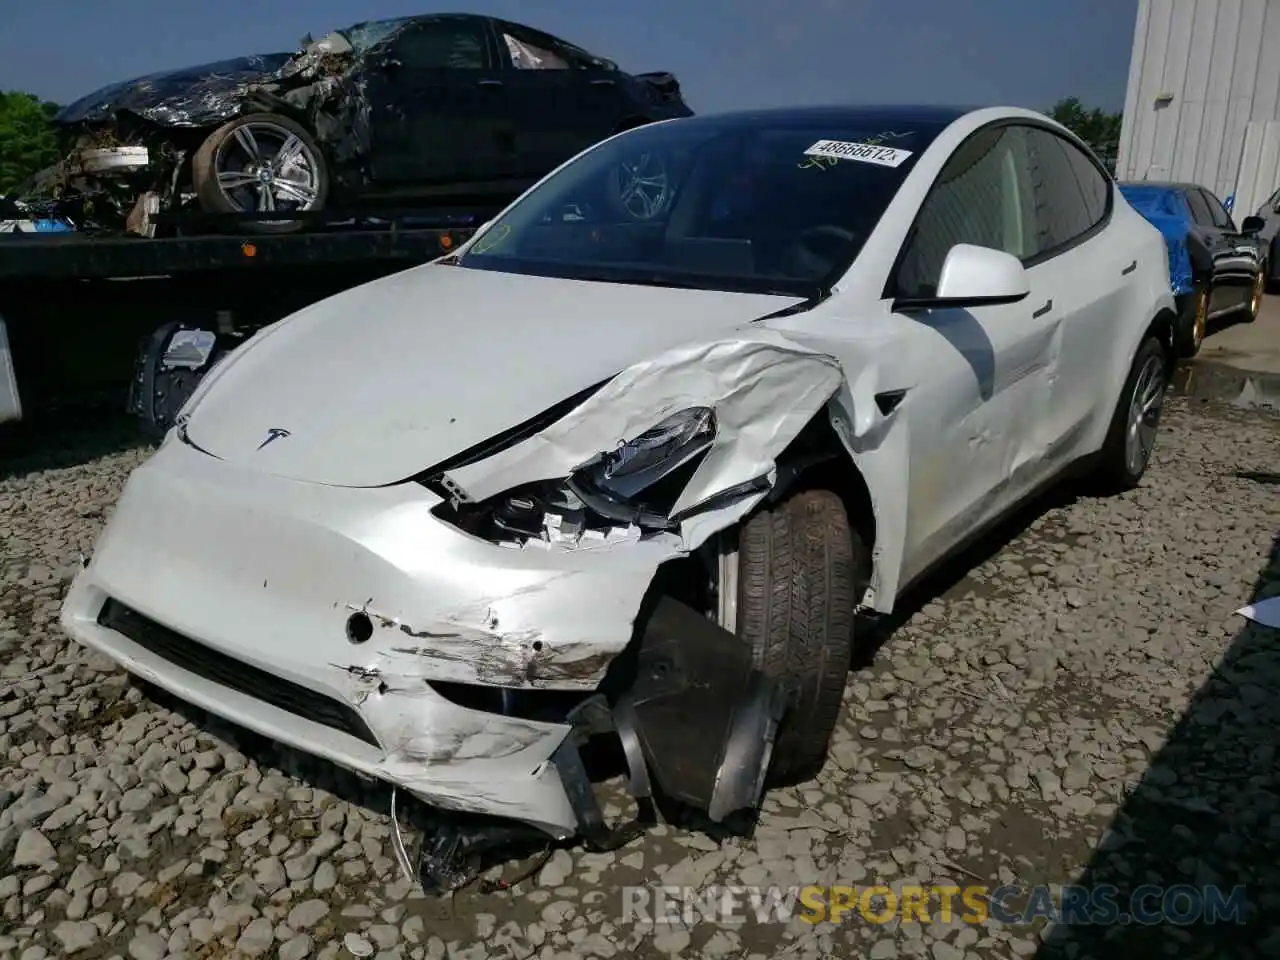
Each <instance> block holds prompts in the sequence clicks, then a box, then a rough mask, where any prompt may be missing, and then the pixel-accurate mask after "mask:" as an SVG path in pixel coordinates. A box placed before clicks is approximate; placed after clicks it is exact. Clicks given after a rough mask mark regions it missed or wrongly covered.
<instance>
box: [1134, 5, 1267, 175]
mask: <svg viewBox="0 0 1280 960" xmlns="http://www.w3.org/2000/svg"><path fill="white" fill-rule="evenodd" d="M1270 120H1280V0H1138V16H1137V22H1136V24H1135V28H1134V36H1133V54H1132V59H1131V61H1130V64H1129V85H1128V89H1127V91H1126V94H1125V105H1124V119H1123V122H1122V124H1121V131H1120V149H1119V156H1118V158H1117V162H1116V175H1117V177H1118V178H1119V179H1121V180H1180V181H1190V182H1193V183H1199V184H1202V185H1203V186H1206V187H1208V188H1209V189H1211V190H1213V192H1214V193H1216V194H1217V195H1218V196H1219V197H1222V198H1224V199H1225V198H1226V197H1227V196H1228V195H1229V194H1231V193H1232V192H1233V191H1234V190H1235V187H1236V180H1237V176H1238V174H1239V172H1240V162H1241V156H1242V153H1243V150H1244V139H1245V130H1246V126H1247V125H1248V124H1250V123H1255V122H1266V121H1270Z"/></svg>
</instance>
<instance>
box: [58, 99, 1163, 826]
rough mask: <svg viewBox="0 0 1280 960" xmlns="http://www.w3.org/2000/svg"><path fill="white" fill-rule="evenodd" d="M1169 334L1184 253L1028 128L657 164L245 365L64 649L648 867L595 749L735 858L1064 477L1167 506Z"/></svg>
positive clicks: (397, 778)
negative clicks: (864, 642)
mask: <svg viewBox="0 0 1280 960" xmlns="http://www.w3.org/2000/svg"><path fill="white" fill-rule="evenodd" d="M628 164H631V165H633V166H636V169H635V170H634V171H632V173H633V174H634V175H633V176H631V178H630V180H629V183H630V187H629V188H628V189H629V190H630V191H631V195H630V196H628V197H627V198H626V199H627V200H628V201H629V202H630V203H632V204H634V205H637V206H640V207H643V209H644V211H645V214H646V215H645V216H644V217H643V218H636V217H635V216H632V215H629V214H628V213H627V212H626V211H625V210H622V209H619V207H618V204H617V203H615V202H613V201H614V199H616V197H617V196H618V192H617V189H616V188H617V184H616V183H615V182H613V178H616V177H618V176H619V171H620V170H621V169H623V167H625V166H627V165H628ZM1174 315H1175V314H1174V305H1173V300H1172V298H1171V295H1170V287H1169V278H1168V267H1167V257H1166V255H1165V250H1164V245H1163V240H1162V239H1161V237H1160V234H1159V233H1158V232H1157V231H1156V230H1155V229H1154V228H1153V227H1151V226H1150V225H1149V224H1148V223H1147V222H1146V221H1145V220H1143V218H1142V217H1141V216H1139V215H1138V214H1136V213H1135V212H1134V211H1133V210H1131V209H1130V207H1129V206H1128V205H1127V204H1126V203H1125V201H1124V200H1123V198H1122V197H1121V196H1120V195H1119V194H1118V192H1117V191H1116V190H1115V188H1114V186H1113V184H1112V182H1111V179H1110V178H1109V177H1108V176H1107V174H1106V172H1105V170H1104V169H1103V168H1102V167H1101V166H1100V165H1099V163H1098V161H1097V160H1096V159H1095V158H1094V157H1093V155H1092V154H1090V153H1089V152H1088V151H1087V149H1086V148H1084V147H1083V146H1082V145H1081V144H1080V142H1079V141H1078V140H1076V139H1075V138H1074V137H1073V136H1072V135H1071V134H1069V133H1067V132H1066V131H1065V130H1064V129H1063V128H1062V127H1059V126H1057V125H1056V124H1053V123H1052V122H1051V121H1049V120H1047V119H1046V118H1044V117H1042V116H1040V115H1038V114H1035V113H1031V112H1026V111H1021V110H1016V109H1003V108H1002V109H986V110H979V111H975V112H964V111H948V110H943V109H938V108H883V109H866V108H861V109H852V108H851V109H806V110H789V111H763V112H753V113H743V114H733V115H724V116H718V117H697V118H691V119H682V120H674V121H670V122H663V123H658V124H654V125H650V126H646V127H642V128H640V129H637V130H634V131H630V132H626V133H623V134H620V135H618V136H616V137H613V138H611V139H609V140H606V141H604V142H603V143H601V144H599V145H597V146H595V147H592V148H591V149H589V150H587V151H586V152H584V153H582V154H580V155H579V156H578V157H576V158H575V159H573V160H571V161H569V162H568V163H566V164H565V165H563V166H562V167H560V168H559V169H558V170H556V171H555V172H553V173H552V174H550V175H549V176H548V177H546V178H545V179H543V180H542V181H541V182H540V183H539V184H538V185H536V186H535V187H533V188H532V189H531V190H530V191H529V192H527V193H526V194H525V195H523V196H522V197H521V198H520V199H519V200H518V201H516V202H515V203H514V204H513V205H511V206H510V207H509V208H508V209H507V210H506V211H505V212H503V213H502V214H501V215H500V216H499V217H497V218H496V219H495V220H494V221H492V222H491V223H490V224H488V225H487V226H486V227H485V228H483V229H482V230H481V231H480V232H478V233H477V234H476V236H475V237H474V238H473V239H472V240H471V241H470V242H469V243H468V244H466V245H465V246H464V247H463V248H461V249H460V250H459V251H458V252H457V253H456V254H454V255H451V256H449V257H446V258H443V259H441V260H438V261H436V262H434V263H430V264H427V265H424V266H421V267H417V268H414V269H412V270H409V271H407V272H404V273H401V274H398V275H395V276H391V277H388V278H385V279H382V280H378V281H376V282H374V283H370V284H368V285H366V286H363V287H359V288H356V289H353V290H350V291H348V292H345V293H343V294H340V295H338V296H335V297H332V298H330V299H328V300H325V301H322V302H320V303H318V304H315V305H314V306H311V307H309V308H307V309H305V310H303V311H301V312H299V313H297V314H295V315H294V316H292V317H290V318H287V319H285V320H283V321H281V322H279V323H277V324H275V325H273V326H271V327H268V328H267V329H265V330H263V331H262V332H260V333H259V334H257V335H256V336H255V337H254V338H253V339H252V340H250V341H249V342H248V344H247V345H246V346H244V347H242V348H240V349H239V350H237V351H235V352H234V353H232V354H230V355H229V356H228V357H227V358H226V359H225V360H223V361H222V362H221V363H220V364H219V365H218V366H216V367H215V368H214V369H213V370H212V371H211V372H210V374H209V375H208V376H207V378H206V379H205V380H204V381H203V382H202V383H201V384H200V386H199V388H198V389H197V390H196V392H195V393H194V394H193V396H192V397H191V399H190V401H189V402H188V404H187V406H186V407H185V408H184V411H183V412H182V414H181V415H180V417H179V418H178V425H177V426H176V427H175V428H174V430H172V431H171V432H170V434H169V435H168V437H167V438H166V440H165V442H164V443H163V444H162V445H161V447H160V449H159V451H158V452H157V453H156V454H155V455H154V456H153V457H151V458H150V459H149V460H148V462H147V463H145V464H144V465H143V466H141V467H140V468H139V469H138V470H137V471H136V472H135V473H134V474H133V476H132V478H131V479H130V480H129V483H128V485H127V487H126V489H125V492H124V494H123V497H122V499H121V500H120V501H119V504H118V506H117V508H116V511H115V513H114V515H113V517H112V519H111V521H110V524H109V526H108V528H107V530H106V532H105V533H104V534H103V536H102V539H101V541H100V542H99V544H98V546H97V548H96V551H95V553H94V555H93V557H92V560H91V562H90V563H89V564H88V565H87V566H86V568H85V569H84V570H83V571H82V572H81V573H80V574H79V575H78V577H77V579H76V581H75V583H74V586H73V588H72V590H71V592H70V595H69V596H68V597H67V599H66V603H65V607H64V609H63V614H62V623H63V625H64V627H65V628H66V630H67V631H69V632H70V634H71V635H72V636H73V637H75V638H76V639H77V640H79V641H80V642H82V643H84V644H86V645H88V646H90V647H93V648H96V649H98V650H100V651H102V652H104V653H106V654H107V655H108V656H110V657H112V658H114V659H115V660H116V661H118V662H119V663H121V664H123V665H124V666H125V667H126V668H128V669H129V670H131V671H133V672H134V673H136V674H138V675H140V676H142V677H144V678H147V679H149V680H151V681H153V682H155V683H156V684H158V685H160V686H162V687H164V688H167V689H168V690H170V691H172V692H174V693H176V694H177V695H179V696H180V697H182V698H185V699H186V700H188V701H191V702H194V703H196V704H199V705H200V706H202V707H204V708H206V709H208V710H209V711H211V712H213V713H216V714H220V715H222V716H224V717H227V718H229V719H231V720H233V721H235V722H237V723H239V724H242V725H243V726H245V727H248V728H251V729H253V730H256V731H259V732H260V733H263V734H266V735H269V736H270V737H272V738H275V739H276V740H279V741H283V742H285V743H288V744H292V745H294V746H296V747H298V748H301V749H302V750H305V751H309V752H311V753H313V754H318V755H320V756H323V757H327V758H329V759H330V760H332V761H335V762H336V763H338V764H340V765H343V766H345V767H348V768H352V769H355V770H357V771H361V772H363V773H365V774H367V775H371V776H373V777H375V778H380V779H382V780H384V781H387V782H389V783H390V784H392V785H394V786H395V787H397V788H399V789H401V790H405V791H408V792H410V793H412V794H413V795H415V796H417V797H419V798H421V799H422V800H424V801H425V802H426V803H427V804H429V805H431V807H432V808H434V809H438V810H446V811H451V812H452V814H456V815H484V816H486V817H493V818H496V819H494V820H493V821H492V822H493V823H494V824H495V825H496V826H495V827H494V829H505V828H506V827H508V826H511V825H514V826H515V827H522V828H525V829H529V830H533V831H535V832H537V833H538V834H539V835H550V836H551V837H555V838H567V837H570V836H575V835H577V836H582V837H585V838H586V839H587V840H588V841H589V842H593V843H596V844H600V845H604V844H607V843H609V842H610V837H616V836H617V834H614V833H611V831H610V829H609V827H608V826H607V825H606V824H605V823H604V822H603V818H602V816H601V812H600V809H601V808H600V805H599V803H598V801H597V800H596V798H595V795H594V793H593V790H592V787H591V783H590V777H589V771H587V770H585V769H584V763H583V759H582V757H583V754H582V747H583V746H584V744H586V743H588V742H589V741H591V740H592V739H593V738H596V737H616V738H618V742H620V743H621V746H622V751H621V755H623V756H625V760H626V764H627V766H628V768H629V773H630V787H631V790H632V792H633V793H635V794H636V795H637V796H638V797H642V798H661V799H662V800H663V802H665V803H669V804H672V805H674V806H676V807H677V808H679V809H685V810H693V811H698V812H700V814H701V815H703V816H704V817H705V818H706V819H707V820H708V821H711V822H719V823H730V824H732V823H733V822H734V818H735V817H739V818H745V819H749V815H750V812H751V811H752V810H754V808H755V807H756V805H757V804H758V801H759V799H760V796H761V791H762V790H763V788H764V786H765V784H766V783H768V782H778V781H782V780H795V779H798V778H805V777H809V776H811V775H813V774H814V773H815V772H816V771H817V770H818V769H819V768H820V766H821V764H822V762H823V759H824V755H825V751H826V747H827V743H828V739H829V736H830V734H831V731H832V728H833V726H834V724H835V723H836V719H837V715H838V713H839V710H840V706H841V698H842V695H843V691H844V687H845V680H846V674H847V670H848V666H849V661H850V655H851V651H852V645H853V629H854V622H855V614H856V613H858V612H861V611H865V612H886V611H890V610H891V609H892V608H893V606H894V601H895V598H896V597H898V596H899V595H900V594H901V592H902V590H903V589H904V587H905V586H906V585H907V584H909V583H910V582H912V581H913V580H915V579H917V578H918V577H919V576H920V575H921V574H922V573H923V572H925V571H926V570H927V569H929V568H930V567H931V566H933V565H934V564H935V563H936V562H938V561H939V560H940V559H942V558H943V557H945V556H946V555H948V554H949V553H951V552H953V551H954V550H955V549H957V548H959V547H960V546H961V545H963V544H964V543H966V542H967V541H968V540H969V539H970V538H971V536H972V535H973V534H975V533H976V532H978V531H980V530H982V529H983V528H984V527H986V526H988V525H989V524H990V523H992V522H993V521H994V520H996V519H997V518H999V517H1000V516H1001V515H1002V514H1005V513H1007V512H1008V511H1009V510H1010V508H1012V507H1014V506H1015V505H1017V504H1018V503H1020V502H1021V501H1024V500H1025V499H1026V498H1027V497H1029V496H1030V495H1031V494H1032V493H1034V492H1035V491H1037V490H1038V489H1040V488H1042V487H1043V486H1045V485H1046V484H1048V483H1049V482H1051V481H1053V480H1054V479H1056V478H1059V477H1061V476H1062V475H1063V474H1064V473H1065V472H1066V471H1067V470H1068V468H1071V467H1074V466H1079V465H1082V464H1083V465H1087V466H1088V467H1089V468H1090V469H1091V470H1093V471H1095V472H1096V475H1097V476H1098V477H1100V478H1102V479H1105V480H1106V481H1107V482H1108V483H1109V484H1110V485H1112V486H1114V487H1119V488H1124V487H1130V486H1133V485H1134V484H1136V483H1138V481H1139V479H1140V478H1141V476H1142V475H1143V472H1144V470H1145V468H1146V465H1147V461H1148V458H1149V457H1150V455H1151V450H1152V445H1153V443H1154V439H1155V434H1156V430H1157V425H1158V421H1159V415H1160V410H1161V402H1162V398H1163V395H1164V388H1165V385H1166V382H1167V377H1168V372H1169V371H1168V368H1169V357H1170V337H1171V332H1172V326H1171V325H1172V322H1173V320H1174ZM452 814H451V815H452ZM486 822H488V821H486Z"/></svg>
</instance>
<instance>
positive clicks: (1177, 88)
mask: <svg viewBox="0 0 1280 960" xmlns="http://www.w3.org/2000/svg"><path fill="white" fill-rule="evenodd" d="M1196 3H1197V0H1173V2H1172V4H1171V5H1170V6H1171V8H1172V9H1171V10H1170V11H1169V36H1168V39H1167V40H1166V42H1165V53H1164V69H1163V70H1162V71H1161V78H1160V92H1161V93H1171V94H1173V102H1172V103H1171V104H1169V106H1167V107H1165V108H1164V109H1163V110H1159V111H1157V113H1156V123H1155V132H1154V135H1153V136H1152V144H1151V154H1152V157H1153V161H1154V162H1153V163H1152V169H1153V177H1154V176H1156V174H1155V173H1154V171H1155V170H1159V174H1158V176H1159V177H1161V178H1163V179H1171V178H1172V177H1173V176H1174V173H1173V171H1174V168H1175V167H1176V166H1177V160H1178V155H1179V153H1180V151H1179V150H1178V144H1179V143H1181V142H1182V141H1183V138H1182V137H1180V136H1179V131H1180V130H1181V128H1182V114H1183V111H1184V109H1185V105H1186V99H1185V98H1186V91H1185V89H1184V86H1185V84H1184V81H1185V79H1186V75H1187V67H1188V66H1189V64H1190V59H1191V50H1192V45H1191V25H1192V24H1193V23H1194V22H1195V13H1196ZM1164 158H1168V159H1164Z"/></svg>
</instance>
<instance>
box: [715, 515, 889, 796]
mask: <svg viewBox="0 0 1280 960" xmlns="http://www.w3.org/2000/svg"><path fill="white" fill-rule="evenodd" d="M736 548H737V549H736V557H735V556H734V555H733V554H732V553H729V554H726V560H727V562H722V564H721V576H720V583H721V584H722V589H723V591H725V592H732V595H733V596H734V597H736V606H735V608H734V609H733V610H732V612H731V614H729V616H728V618H726V613H725V611H726V605H725V604H724V603H723V602H722V603H721V622H722V623H723V624H724V625H725V626H726V627H727V628H730V629H733V630H734V631H735V632H736V633H737V634H738V636H740V637H741V638H742V639H743V641H744V642H746V643H748V644H750V645H751V650H752V655H753V658H754V661H755V664H756V666H757V668H759V669H760V670H761V671H763V672H764V674H765V675H766V676H768V677H771V678H773V679H775V680H778V681H780V682H781V683H782V684H783V685H784V686H786V687H787V688H789V693H790V699H789V701H788V703H789V710H788V713H787V714H786V716H784V718H783V720H782V723H781V725H780V726H779V729H778V736H777V741H776V744H775V746H774V750H773V759H772V762H771V765H770V768H769V773H768V779H769V782H770V783H774V784H776V783H784V782H789V783H795V782H799V781H803V780H807V779H811V778H812V777H813V776H815V775H816V774H817V773H818V771H819V770H820V769H821V768H822V763H823V760H824V759H825V758H826V752H827V746H828V744H829V742H830V740H831V732H832V730H833V729H834V728H835V725H836V720H837V718H838V717H839V713H840V704H841V702H842V700H843V699H844V687H845V680H846V679H847V677H848V673H849V663H850V658H851V656H852V652H853V624H854V617H853V610H854V602H855V589H856V582H857V571H858V569H859V564H860V562H861V561H863V560H864V559H865V557H866V547H865V546H864V545H863V544H862V542H861V540H860V539H859V538H858V536H857V534H856V533H855V532H854V531H853V529H852V528H851V526H850V524H849V518H848V515H847V514H846V511H845V507H844V504H843V502H842V501H841V499H840V498H839V497H838V496H837V495H836V494H834V493H832V492H831V491H829V490H804V491H801V492H799V493H797V494H794V495H792V496H791V497H789V498H787V499H786V500H784V501H783V502H781V503H779V504H776V505H774V506H770V507H766V508H764V509H761V510H759V511H758V512H756V513H755V514H754V515H753V516H752V517H751V518H750V519H748V520H747V522H746V523H745V524H743V526H742V528H741V529H740V531H739V533H738V537H737V543H736ZM726 574H727V575H726ZM735 581H736V583H735ZM726 619H729V620H730V622H727V623H726V622H725V620H726Z"/></svg>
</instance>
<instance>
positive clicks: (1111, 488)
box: [1093, 337, 1171, 493]
mask: <svg viewBox="0 0 1280 960" xmlns="http://www.w3.org/2000/svg"><path fill="white" fill-rule="evenodd" d="M1155 361H1158V362H1159V364H1160V395H1159V401H1158V405H1157V407H1156V410H1155V423H1154V426H1155V429H1156V433H1157V436H1158V435H1159V429H1160V414H1161V411H1162V410H1163V405H1164V391H1165V390H1166V389H1167V388H1168V386H1169V371H1170V367H1171V364H1170V363H1169V358H1168V357H1167V356H1166V355H1165V348H1164V345H1163V344H1161V342H1160V341H1159V339H1157V338H1156V337H1147V339H1146V340H1144V341H1143V342H1142V344H1141V345H1140V346H1139V347H1138V352H1137V354H1136V355H1135V356H1134V358H1133V365H1132V366H1131V367H1130V368H1129V375H1128V376H1127V377H1126V378H1125V382H1124V389H1123V390H1121V391H1120V398H1119V400H1117V401H1116V407H1115V410H1114V412H1113V413H1112V415H1111V426H1110V427H1109V428H1108V430H1107V439H1106V441H1105V442H1104V443H1103V446H1102V451H1101V453H1100V454H1099V456H1098V461H1097V464H1096V469H1095V474H1094V478H1093V479H1094V480H1095V481H1096V485H1097V486H1098V488H1099V492H1102V493H1123V492H1124V491H1126V490H1132V489H1133V488H1134V487H1136V486H1137V485H1138V484H1139V483H1140V482H1141V481H1142V476H1143V474H1145V473H1146V472H1147V467H1148V465H1149V464H1150V463H1151V457H1150V454H1148V456H1147V457H1146V458H1145V459H1144V460H1143V461H1142V463H1141V464H1139V465H1138V467H1137V468H1136V469H1134V468H1133V466H1132V465H1131V464H1130V463H1129V457H1128V447H1127V439H1128V434H1129V425H1130V424H1129V414H1130V408H1131V406H1132V404H1133V399H1134V394H1135V393H1136V392H1137V391H1138V389H1139V382H1138V381H1139V377H1140V376H1141V375H1142V374H1143V372H1144V371H1145V370H1147V368H1148V364H1151V363H1153V362H1155ZM1153 449H1154V441H1153Z"/></svg>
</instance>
